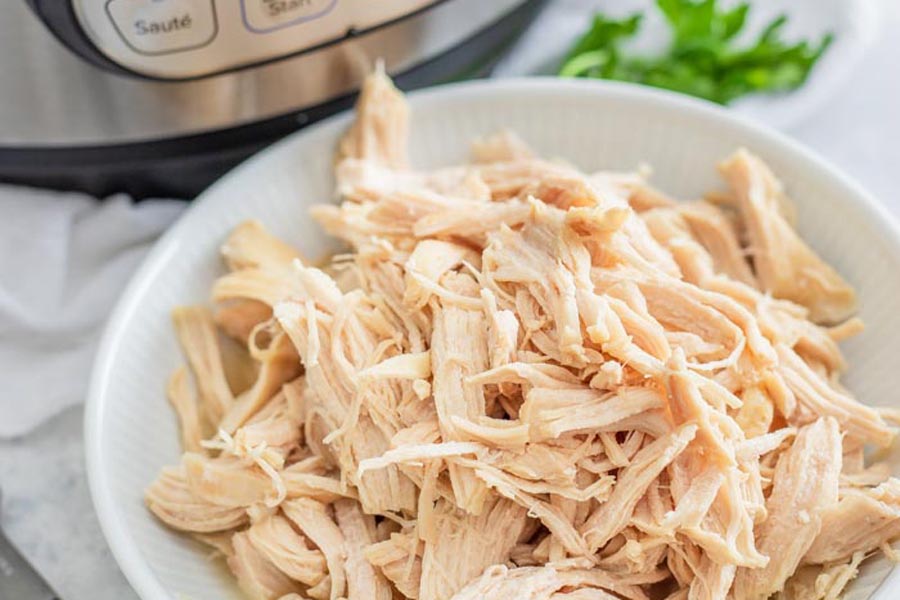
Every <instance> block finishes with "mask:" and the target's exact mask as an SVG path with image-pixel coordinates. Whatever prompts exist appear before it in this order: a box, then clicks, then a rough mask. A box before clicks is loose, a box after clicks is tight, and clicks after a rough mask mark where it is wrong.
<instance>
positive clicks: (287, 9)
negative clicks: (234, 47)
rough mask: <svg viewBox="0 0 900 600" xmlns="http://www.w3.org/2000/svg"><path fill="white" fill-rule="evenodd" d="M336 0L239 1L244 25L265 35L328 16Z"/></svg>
mask: <svg viewBox="0 0 900 600" xmlns="http://www.w3.org/2000/svg"><path fill="white" fill-rule="evenodd" d="M335 4H337V0H241V12H242V13H243V15H244V25H246V26H247V29H249V30H250V31H254V32H256V33H266V32H268V31H274V30H276V29H281V28H282V27H288V26H290V25H296V24H298V23H303V22H305V21H311V20H313V19H318V18H319V17H322V16H324V15H326V14H328V13H329V12H330V11H331V9H332V8H334V5H335Z"/></svg>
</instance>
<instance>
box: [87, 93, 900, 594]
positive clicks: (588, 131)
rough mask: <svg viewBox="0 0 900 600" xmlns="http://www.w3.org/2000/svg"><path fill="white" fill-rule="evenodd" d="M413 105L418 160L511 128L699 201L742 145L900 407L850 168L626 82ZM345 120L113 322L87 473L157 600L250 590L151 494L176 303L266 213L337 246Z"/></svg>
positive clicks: (173, 259) (159, 272) (876, 272)
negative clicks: (764, 164)
mask: <svg viewBox="0 0 900 600" xmlns="http://www.w3.org/2000/svg"><path fill="white" fill-rule="evenodd" d="M410 101H411V104H412V127H411V131H412V140H411V143H412V152H411V156H412V157H413V159H414V162H415V164H416V166H419V167H433V166H437V165H444V164H448V163H452V162H454V161H462V160H464V159H465V158H466V155H467V149H468V145H469V142H470V141H471V140H472V139H473V138H474V137H476V136H479V135H483V134H486V133H490V132H492V131H496V130H497V129H499V128H504V127H508V128H512V129H514V130H516V131H518V132H519V133H520V134H521V135H522V137H524V139H525V140H527V141H528V142H529V143H530V144H532V145H533V146H534V147H535V148H536V149H537V150H539V151H540V152H541V153H543V154H544V155H549V156H558V157H565V158H566V159H569V160H571V161H572V162H574V163H576V164H578V165H579V166H581V167H582V168H584V169H599V168H603V169H633V168H635V167H637V166H638V165H640V164H642V163H648V164H650V165H652V166H653V168H654V173H655V174H654V176H653V181H654V182H655V183H656V184H657V185H658V186H659V187H661V188H662V189H663V190H666V191H668V192H670V193H672V194H675V195H676V196H679V197H684V198H693V197H696V196H698V195H699V194H701V193H702V192H704V191H706V190H709V189H712V188H715V187H716V186H718V185H720V182H719V180H718V178H717V176H716V172H715V168H714V165H715V163H716V161H718V160H719V159H721V158H723V157H724V156H726V155H727V154H729V153H730V152H731V151H733V150H734V149H735V148H736V147H738V146H745V147H747V148H749V149H750V150H752V151H753V152H756V153H758V154H759V155H761V156H762V157H764V158H765V160H766V161H768V162H769V164H770V165H771V166H772V167H773V168H774V170H775V171H776V173H778V175H780V176H781V177H782V178H783V180H784V182H785V184H786V185H787V189H788V190H789V192H790V193H791V195H792V196H793V198H794V199H795V201H796V203H797V206H798V208H799V225H800V230H801V232H802V233H803V235H804V237H805V238H806V239H807V240H809V241H810V243H811V244H812V245H813V246H814V247H815V248H816V249H817V250H818V251H819V252H820V253H821V254H822V255H823V256H824V257H825V258H826V259H827V260H828V261H830V262H831V263H832V264H834V265H835V266H836V267H837V268H838V270H839V271H840V272H841V273H843V274H845V275H846V276H847V278H848V279H849V280H850V281H851V282H852V283H853V284H854V285H856V287H857V289H858V290H859V291H860V297H861V305H862V316H863V318H864V319H865V320H866V321H867V322H868V324H869V325H870V327H869V329H868V330H867V331H866V332H865V333H864V334H862V335H861V336H860V337H859V338H857V339H854V340H852V341H851V342H849V343H847V344H846V348H845V349H846V352H847V355H848V358H849V361H850V364H851V370H850V372H849V374H848V377H847V379H846V381H847V383H848V385H849V387H850V388H851V389H852V390H853V391H854V392H855V393H856V394H858V395H859V397H860V398H862V399H863V400H864V401H865V402H868V403H871V404H887V403H891V402H895V398H896V393H897V390H898V389H900V365H898V363H897V357H898V356H900V318H898V316H897V310H896V306H897V298H900V277H898V274H900V234H898V230H897V228H896V225H895V224H894V223H893V221H892V220H891V217H890V216H889V215H888V214H887V213H886V212H885V210H884V209H883V208H881V206H880V205H879V204H878V203H877V202H876V201H875V200H874V199H872V198H871V197H870V196H869V195H867V194H866V192H865V191H863V190H862V189H861V188H860V187H859V186H858V185H857V184H855V183H854V182H853V181H851V180H849V179H848V178H847V177H846V176H844V175H842V174H841V173H840V171H839V170H838V169H837V168H836V167H834V166H832V165H829V164H827V163H826V162H824V161H823V160H821V159H819V158H817V157H816V156H815V155H814V154H812V153H811V152H809V151H808V150H806V149H804V148H802V147H800V146H799V145H797V144H796V143H794V142H792V141H790V140H789V139H787V138H785V137H783V136H781V135H779V134H777V133H774V132H772V131H768V130H765V129H761V128H760V127H759V126H758V125H754V124H752V123H751V122H749V121H745V120H741V119H740V118H738V117H735V116H734V114H733V113H728V112H726V111H724V110H722V109H719V108H717V107H715V106H713V105H710V104H706V103H703V102H699V101H695V100H691V99H688V98H684V97H681V96H676V95H672V94H668V93H665V92H660V91H656V90H651V89H647V88H639V87H633V86H629V85H624V84H612V83H604V82H594V81H560V80H555V79H546V80H544V79H531V80H504V81H498V82H490V81H488V82H472V83H464V84H457V85H451V86H445V87H440V88H434V89H430V90H425V91H421V92H418V93H414V94H412V95H411V97H410ZM349 120H350V116H349V115H340V116H338V117H336V118H333V119H330V120H328V121H327V122H325V123H322V124H319V125H316V126H314V127H310V128H308V129H306V130H304V131H303V132H301V133H298V134H296V135H293V136H291V137H289V138H288V139H286V140H284V141H282V142H280V143H278V144H276V145H274V146H272V147H271V148H269V149H268V150H266V151H264V152H262V153H260V154H258V155H257V156H255V157H254V158H252V159H250V160H249V161H247V162H246V163H244V164H243V165H241V166H240V167H238V168H237V169H235V170H234V171H233V172H231V173H230V174H228V175H227V176H225V177H224V178H223V179H222V180H221V181H219V182H218V183H217V184H215V185H214V186H213V187H211V188H210V189H209V190H208V191H207V192H206V193H204V194H203V195H202V196H201V197H200V198H199V199H197V200H196V201H195V203H194V205H193V206H192V207H191V209H190V210H189V211H188V212H187V213H186V214H185V215H184V217H183V218H182V219H181V220H180V221H179V222H178V223H177V224H176V225H175V226H174V227H172V229H171V230H170V231H168V232H167V233H166V234H165V235H164V236H163V238H162V239H161V240H160V241H159V243H158V244H157V245H156V247H155V248H154V249H153V251H152V252H151V253H150V255H149V256H148V257H147V259H146V261H145V262H144V264H143V265H142V266H141V268H140V269H139V270H138V271H137V273H136V274H135V275H134V278H133V279H132V281H131V284H130V285H129V286H128V289H127V290H126V291H125V293H124V295H123V296H122V298H121V300H120V301H119V304H118V306H117V308H116V310H115V312H114V313H113V314H112V316H111V318H110V321H109V325H108V326H107V330H106V333H105V335H104V337H103V341H102V343H101V347H100V351H99V354H98V357H97V361H96V364H95V366H94V372H93V377H92V381H91V389H90V394H89V397H88V404H87V412H86V419H85V438H86V446H87V461H88V475H89V477H90V484H91V492H92V494H93V498H94V504H95V506H96V509H97V514H98V516H99V518H100V522H101V525H102V527H103V531H104V533H105V534H106V538H107V540H108V541H109V545H110V547H111V548H112V551H113V554H114V555H115V557H116V559H117V560H118V562H119V565H120V566H121V568H122V571H124V573H125V576H126V577H127V578H128V580H129V581H130V582H131V584H132V586H134V588H135V590H137V592H138V594H139V595H140V596H141V597H142V598H143V599H144V600H164V599H165V600H169V599H171V600H175V599H179V600H181V599H183V598H193V599H203V600H206V599H221V600H224V599H229V598H235V599H237V598H239V597H240V596H239V594H238V592H237V590H236V587H235V586H234V584H233V583H232V580H231V578H230V577H229V576H228V575H227V574H225V573H224V570H223V569H222V568H221V567H218V566H215V564H214V563H213V562H210V561H209V560H208V559H207V557H206V552H205V550H203V549H201V548H200V547H199V546H198V545H197V544H195V543H194V542H192V541H190V540H188V539H187V538H186V537H184V536H181V535H179V534H177V533H175V532H173V531H171V530H169V529H167V528H165V527H163V526H162V525H161V524H160V523H159V522H158V521H156V520H155V519H154V518H153V516H152V515H151V514H150V513H149V512H148V511H147V510H146V508H145V507H144V503H143V500H142V495H143V490H144V488H145V487H146V486H147V484H149V483H150V482H151V481H152V480H153V478H154V477H155V476H156V474H157V472H158V471H159V469H160V467H162V466H163V465H167V464H172V463H175V462H176V461H177V460H178V458H179V454H180V449H179V443H178V434H177V428H176V421H175V416H174V414H173V413H172V410H171V409H170V407H169V404H168V403H167V402H166V400H165V397H164V395H163V390H164V384H165V381H166V378H167V376H168V375H169V373H170V371H171V370H172V369H173V368H174V367H176V365H178V364H179V363H180V362H181V361H182V358H181V356H180V353H179V351H178V347H177V345H176V342H175V338H174V335H173V333H172V329H171V326H170V321H169V311H170V309H171V308H172V307H173V306H175V305H177V304H185V303H196V302H204V301H206V300H207V298H208V294H209V290H210V284H211V283H212V281H213V279H214V278H215V277H216V275H217V274H219V273H220V272H221V267H220V261H219V258H218V254H217V248H218V246H219V244H220V243H221V241H222V240H223V238H224V237H225V235H226V234H227V233H228V231H229V230H230V229H231V228H232V227H233V226H234V225H236V224H237V223H239V222H240V221H242V220H244V219H247V218H251V217H253V218H258V219H260V220H262V221H263V222H264V223H265V224H266V225H267V226H268V227H269V228H270V229H271V230H272V231H273V232H274V233H275V234H277V235H279V236H282V237H283V238H284V239H286V240H288V241H290V242H292V243H294V244H296V245H297V246H298V247H299V248H300V249H301V250H302V251H303V252H304V253H305V254H306V255H307V256H311V257H315V256H317V255H322V254H324V253H326V252H328V251H329V249H331V248H334V246H333V243H332V242H329V240H328V239H327V238H326V237H325V236H324V235H323V234H322V233H320V231H319V228H318V227H317V226H316V225H315V224H314V223H313V222H312V221H311V220H310V219H309V218H308V216H307V208H308V207H309V205H310V204H312V203H317V202H324V201H327V200H328V199H329V198H332V197H333V194H332V176H331V160H332V152H333V149H334V146H335V142H336V140H337V139H338V136H339V135H340V134H341V133H342V132H343V131H344V129H345V128H346V126H347V124H348V122H349ZM896 464H897V465H898V466H900V460H898V461H897V463H896ZM898 471H900V469H898ZM889 572H890V566H888V564H887V563H886V562H885V561H881V562H878V561H874V562H872V563H871V564H867V565H866V568H865V569H864V572H863V574H862V576H861V577H860V579H859V580H857V581H856V582H855V583H854V585H853V590H854V591H853V593H852V596H848V597H853V598H865V597H869V595H870V594H872V593H873V591H874V590H875V588H878V587H879V585H880V588H879V591H878V592H877V593H875V595H874V596H872V597H876V598H882V599H886V598H897V597H900V596H898V594H900V591H898V590H900V574H898V572H895V573H894V574H893V575H890V576H889ZM886 577H887V578H888V579H885V578H886ZM890 590H893V592H891V591H890Z"/></svg>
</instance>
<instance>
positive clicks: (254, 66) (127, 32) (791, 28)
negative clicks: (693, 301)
mask: <svg viewBox="0 0 900 600" xmlns="http://www.w3.org/2000/svg"><path fill="white" fill-rule="evenodd" d="M710 2H711V4H713V5H715V11H716V12H715V14H716V15H718V16H716V17H715V18H710V17H709V16H708V15H707V17H702V18H701V17H698V16H697V14H699V12H698V11H697V10H695V9H697V8H698V7H700V6H701V5H702V4H703V3H710ZM742 5H746V6H745V7H743V8H742ZM663 9H665V10H663ZM598 15H599V17H598ZM780 15H785V18H784V19H780V18H779V17H780ZM898 28H900V3H897V2H896V1H894V0H749V1H747V2H745V3H741V2H732V1H727V0H720V1H719V2H712V0H661V1H660V2H657V1H655V0H492V2H484V1H482V0H443V1H439V2H434V1H422V0H380V1H379V2H371V1H369V0H355V1H354V0H256V1H251V0H241V1H240V2H237V1H229V2H223V1H222V0H110V1H108V2H99V1H96V0H84V1H78V0H66V1H63V0H9V1H8V2H7V3H6V4H5V6H4V10H3V13H2V14H0V47H2V50H3V52H2V54H0V56H2V57H3V58H2V59H0V77H2V78H3V79H4V81H5V84H4V85H3V86H0V392H2V393H0V488H2V490H3V495H2V510H0V523H2V528H3V530H4V531H5V533H6V536H7V537H8V538H9V539H10V541H11V542H12V544H13V545H14V546H15V547H17V548H18V549H19V550H20V551H21V552H22V554H24V556H25V557H26V558H27V560H28V561H29V562H30V563H32V564H33V565H34V566H35V568H36V569H37V571H39V572H40V573H41V574H42V575H43V577H44V578H45V579H46V580H47V581H48V582H49V583H50V584H51V585H52V586H53V588H54V589H55V590H56V592H57V593H58V594H59V597H61V598H63V599H65V600H70V599H71V600H81V599H88V598H90V599H92V600H94V599H96V600H104V599H107V598H108V599H112V598H115V599H127V598H134V597H135V596H134V593H133V592H132V591H131V590H130V588H129V587H128V585H127V583H126V582H125V580H124V578H123V577H122V575H121V574H120V573H119V571H118V569H117V568H116V566H115V563H114V561H113V559H112V557H111V556H110V554H109V551H108V549H107V547H106V543H105V541H104V540H103V537H102V535H101V533H100V531H99V527H98V524H97V521H96V519H95V517H94V513H93V510H92V507H91V503H90V498H89V493H88V489H87V483H86V480H85V474H84V464H83V442H82V434H81V418H82V408H81V404H82V402H83V399H84V394H85V390H86V386H87V380H88V376H89V371H90V365H91V361H92V358H93V353H94V350H95V345H96V342H97V339H98V336H99V334H100V331H101V328H102V325H103V322H104V320H105V318H106V316H107V315H108V314H109V311H110V310H111V307H112V305H113V304H114V302H115V300H116V298H117V296H118V295H119V293H120V292H121V290H122V288H123V287H124V285H125V283H126V282H127V279H128V277H129V275H130V274H131V273H132V272H133V271H134V269H135V268H136V266H137V265H138V263H139V262H140V260H141V258H142V257H143V256H144V254H145V253H146V251H147V250H148V248H149V247H150V245H151V244H152V243H153V241H154V240H155V239H156V238H157V237H158V236H159V235H160V234H161V233H162V232H163V231H164V230H165V229H166V228H167V227H168V226H169V225H170V224H171V223H172V222H174V220H175V219H177V217H178V216H179V215H180V214H181V213H182V212H183V211H184V210H185V209H186V208H187V207H188V206H189V201H190V199H192V198H193V197H195V196H196V195H197V194H198V193H199V192H201V191H202V190H203V189H204V188H205V187H206V186H207V185H209V183H211V182H212V181H214V180H215V179H216V178H218V177H219V176H220V175H221V174H223V173H224V172H226V171H227V170H228V169H230V168H231V167H232V166H234V165H235V164H237V163H238V162H240V161H241V160H242V159H243V158H245V157H246V156H248V155H250V154H252V153H253V152H255V151H257V150H259V149H261V148H263V147H265V146H266V145H268V144H270V143H272V142H273V141H275V140H277V139H279V138H280V137H283V136H285V135H287V134H289V133H291V132H294V131H297V130H298V129H301V128H303V127H305V126H308V125H310V124H312V123H314V122H316V121H318V120H320V119H322V118H325V117H327V116H328V115H331V114H334V113H336V112H338V111H341V110H343V109H345V108H347V107H349V106H350V105H351V104H352V101H353V98H354V95H353V93H354V90H355V87H356V85H358V82H359V81H360V78H361V77H362V76H363V75H364V74H365V73H367V72H368V71H369V70H370V69H371V68H372V65H373V64H374V61H375V60H376V59H379V58H380V59H383V60H384V62H385V64H386V66H387V69H388V71H389V72H390V73H391V74H392V75H394V76H395V77H396V79H397V81H398V83H399V85H400V86H401V87H403V88H405V89H413V88H418V87H423V86H427V85H433V84H440V83H446V82H450V81H457V80H461V79H467V78H472V77H520V76H534V75H540V76H548V77H556V76H559V75H560V73H561V72H562V74H563V75H566V76H578V77H585V78H590V79H603V78H612V79H618V80H625V81H632V82H637V83H642V84H649V85H655V86H658V87H665V88H669V89H676V90H678V91H680V92H683V93H690V94H693V95H697V96H701V97H704V98H711V99H712V100H714V101H719V102H720V103H725V104H726V105H727V107H728V110H733V111H736V112H738V113H740V114H742V115H744V116H745V117H746V118H749V119H755V120H758V121H762V122H764V123H766V124H768V125H769V126H771V127H774V128H777V129H779V130H781V131H782V132H784V133H785V134H786V135H788V136H791V137H792V138H794V139H796V140H798V141H800V142H802V143H803V144H805V145H806V146H808V147H810V148H812V149H813V150H814V151H816V152H817V153H819V154H820V155H822V156H824V157H825V158H827V159H828V160H830V161H832V162H833V163H835V164H838V165H840V167H841V169H842V170H844V171H846V172H848V173H849V174H850V175H852V176H854V177H855V178H856V179H857V180H858V181H860V182H861V183H862V184H863V186H864V187H866V188H867V189H868V190H869V191H870V192H871V193H872V194H873V195H874V196H875V197H876V198H878V199H879V200H880V201H881V202H883V203H884V204H885V205H886V206H887V207H889V208H890V209H891V211H892V212H893V213H894V215H896V216H898V217H900V195H898V193H897V191H896V190H897V187H898V184H900V175H898V169H897V165H900V144H898V143H897V140H900V116H898V107H900V71H898V69H900V66H898V65H900V38H898V37H897V36H896V35H895V31H897V30H898ZM548 109H551V110H552V107H548ZM248 201H252V200H250V199H248ZM0 591H2V589H0ZM0 597H2V593H0Z"/></svg>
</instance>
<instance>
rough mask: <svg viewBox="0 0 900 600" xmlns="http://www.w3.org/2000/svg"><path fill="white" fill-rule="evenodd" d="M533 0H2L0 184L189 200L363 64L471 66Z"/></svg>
mask: <svg viewBox="0 0 900 600" xmlns="http://www.w3.org/2000/svg"><path fill="white" fill-rule="evenodd" d="M543 1H544V0H439V1H433V0H432V1H428V0H27V2H25V1H23V0H8V1H7V2H6V3H5V4H4V7H3V8H4V11H3V17H2V18H0V52H2V57H0V78H2V81H3V82H4V83H3V85H2V87H0V181H3V182H8V183H20V184H27V185H36V186H42V187H53V188H58V189H75V190H82V191H86V192H89V193H91V194H94V195H96V196H103V195H106V194H109V193H112V192H118V191H125V192H128V193H130V194H132V195H133V196H135V197H136V198H141V197H146V196H149V195H155V196H175V197H192V196H193V195H195V194H196V193H198V192H199V191H200V190H202V189H203V188H204V187H205V186H206V185H208V184H209V183H210V182H211V181H213V180H214V179H215V178H216V177H218V176H219V175H221V174H222V173H223V172H224V171H226V170H227V169H229V168H230V167H231V166H233V165H234V164H235V163H237V162H239V161H240V160H242V159H243V158H244V157H246V156H247V155H249V154H250V153H252V152H254V151H255V150H258V149H259V148H261V147H262V146H264V145H266V144H268V143H270V142H272V141H273V140H275V139H277V138H279V137H281V136H284V135H286V134H287V133H290V132H291V131H294V130H296V129H297V128H299V127H302V126H303V125H306V124H308V123H312V122H314V121H316V120H319V119H321V118H323V117H325V116H328V115H330V114H333V113H335V112H337V111H339V110H342V109H344V108H346V107H348V106H350V104H351V103H352V101H353V97H354V93H355V91H356V90H357V88H358V86H359V84H360V82H361V80H362V77H363V76H364V75H365V74H366V73H367V72H369V70H370V69H371V68H372V65H373V63H374V61H375V60H376V59H382V60H384V63H385V65H386V67H387V70H388V72H389V73H390V74H391V75H392V76H393V77H394V78H395V80H396V81H397V83H398V85H400V86H401V87H403V88H406V89H409V88H415V87H419V86H423V85H429V84H433V83H440V82H443V81H449V80H453V79H459V78H463V77H471V76H477V75H479V74H482V73H484V72H485V70H486V69H487V68H489V67H490V65H491V63H492V61H493V60H496V58H497V57H499V55H500V53H501V52H502V50H503V49H504V48H505V47H506V46H507V45H508V44H509V43H510V42H511V41H512V40H513V39H514V38H515V37H516V35H517V34H518V33H519V32H520V31H521V30H522V29H524V27H525V26H526V25H527V24H528V23H529V22H530V20H531V19H532V18H533V17H534V16H535V15H536V13H537V11H538V10H539V9H540V6H541V4H543ZM327 151H330V150H328V149H323V152H327Z"/></svg>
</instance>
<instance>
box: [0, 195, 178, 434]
mask: <svg viewBox="0 0 900 600" xmlns="http://www.w3.org/2000/svg"><path fill="white" fill-rule="evenodd" d="M183 206H184V204H183V203H181V202H176V201H148V202H142V203H139V204H133V203H131V201H130V200H129V199H128V198H127V197H125V196H115V197H112V198H109V199H107V200H105V201H103V202H97V200H95V199H93V198H90V197H88V196H85V195H82V194H71V193H68V194H67V193H59V192H50V191H44V190H36V189H28V188H20V187H0V340H2V342H0V382H2V384H0V385H2V392H3V393H2V394H0V437H11V436H16V435H21V434H23V433H25V432H27V431H30V430H31V429H33V428H34V427H35V426H36V425H37V424H39V423H40V422H41V421H43V420H45V419H46V418H48V417H50V416H52V415H54V414H57V413H59V412H60V411H61V410H62V409H64V408H65V407H67V406H70V405H72V404H75V403H79V402H82V400H83V398H84V391H85V388H86V385H87V377H86V375H87V373H88V372H89V370H90V366H91V361H92V359H93V353H94V347H95V345H96V341H97V337H98V335H99V329H100V325H101V324H102V323H103V321H104V319H105V317H106V315H107V314H109V311H110V309H111V308H112V305H113V303H114V302H115V300H116V298H117V297H118V295H119V293H120V292H121V291H122V287H123V285H124V284H125V282H126V281H127V279H128V277H129V275H130V274H131V273H132V272H133V271H134V269H135V267H136V266H137V264H138V263H139V262H140V260H141V258H142V257H143V256H144V253H145V252H146V251H147V249H148V247H149V245H150V244H151V243H152V242H153V240H154V239H156V237H157V236H158V235H159V234H160V233H161V232H162V231H163V230H164V229H165V228H166V227H167V226H168V225H169V224H171V223H172V221H173V220H174V219H175V217H177V216H178V214H180V212H181V210H182V209H183Z"/></svg>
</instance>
